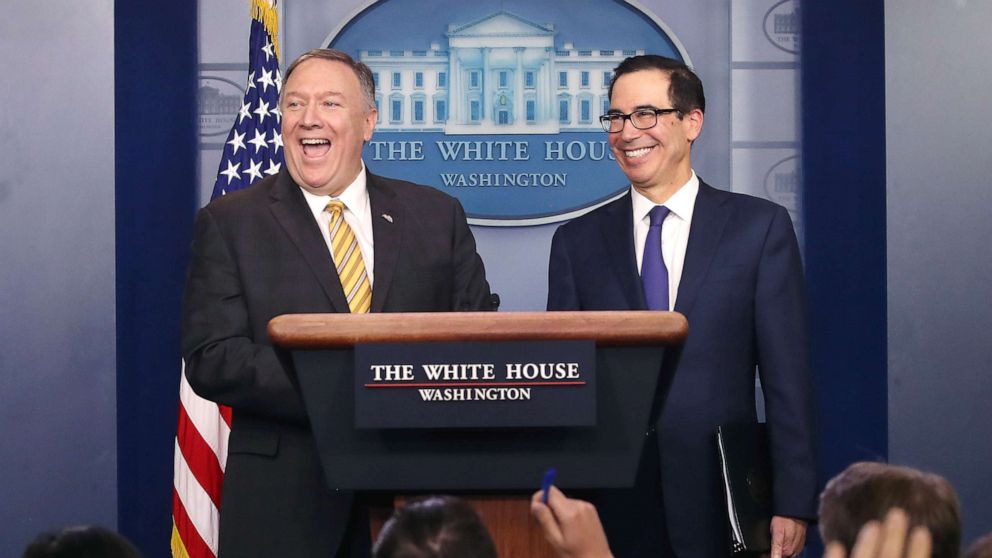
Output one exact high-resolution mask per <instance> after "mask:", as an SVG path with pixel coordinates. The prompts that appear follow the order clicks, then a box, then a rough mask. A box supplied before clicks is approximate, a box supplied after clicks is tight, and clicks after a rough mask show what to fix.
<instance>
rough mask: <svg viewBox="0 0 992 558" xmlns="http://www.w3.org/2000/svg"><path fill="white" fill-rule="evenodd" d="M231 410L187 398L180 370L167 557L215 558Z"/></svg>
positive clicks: (192, 396)
mask: <svg viewBox="0 0 992 558" xmlns="http://www.w3.org/2000/svg"><path fill="white" fill-rule="evenodd" d="M230 434H231V409H230V407H224V406H221V405H217V404H216V403H214V402H213V401H207V400H206V399H203V398H202V397H200V396H198V395H196V394H195V393H193V388H191V387H190V385H189V382H187V381H186V369H185V366H184V367H183V371H182V379H181V380H180V383H179V425H178V427H177V428H176V449H175V456H174V469H173V475H174V477H173V488H172V555H173V556H174V557H176V558H201V557H211V556H217V536H218V526H219V524H220V495H221V488H222V486H223V484H224V467H225V464H226V463H227V439H228V437H229V436H230Z"/></svg>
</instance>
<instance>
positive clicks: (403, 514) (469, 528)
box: [372, 496, 496, 558]
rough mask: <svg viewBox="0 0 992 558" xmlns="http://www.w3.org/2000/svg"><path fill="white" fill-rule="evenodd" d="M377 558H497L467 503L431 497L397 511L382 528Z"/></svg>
mask: <svg viewBox="0 0 992 558" xmlns="http://www.w3.org/2000/svg"><path fill="white" fill-rule="evenodd" d="M372 555H373V556H374V557H375V558H463V557H466V556H472V557H473V558H496V547H495V545H494V544H493V540H492V538H491V537H490V536H489V531H488V530H487V529H486V526H485V525H484V524H483V523H482V520H481V519H479V514H477V513H476V512H475V510H474V509H472V506H470V505H468V503H466V502H465V501H464V500H459V499H458V498H453V497H451V496H432V497H429V498H426V499H424V500H420V501H418V502H413V503H411V504H408V505H407V506H405V507H403V508H401V509H398V510H396V511H395V512H394V513H393V516H392V517H391V518H390V519H389V521H387V522H386V524H385V525H384V526H383V527H382V533H380V534H379V540H378V541H376V543H375V548H373V550H372Z"/></svg>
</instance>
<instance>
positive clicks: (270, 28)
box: [172, 0, 283, 558]
mask: <svg viewBox="0 0 992 558" xmlns="http://www.w3.org/2000/svg"><path fill="white" fill-rule="evenodd" d="M275 2H276V0H271V4H270V2H269V1H268V0H251V16H252V19H251V36H250V38H249V49H248V80H247V84H246V86H245V94H244V99H243V100H242V102H241V109H240V110H239V111H238V115H237V116H236V117H235V120H234V125H233V126H232V127H231V132H230V134H229V135H228V136H227V142H226V143H225V144H224V154H223V156H222V157H221V161H220V168H219V169H218V172H217V180H216V182H215V183H214V189H213V194H212V195H211V199H213V198H216V197H218V196H223V195H224V194H226V193H228V192H232V191H234V190H240V189H242V188H247V187H248V186H250V185H251V184H253V183H254V182H255V181H257V180H260V179H261V178H263V177H264V176H266V175H271V174H276V173H278V172H279V169H280V168H281V167H282V161H283V149H282V133H281V130H280V123H281V121H282V114H281V113H280V112H279V91H280V89H281V88H282V75H281V74H280V73H279V19H278V14H277V12H276V9H275ZM180 376H181V378H180V382H179V424H178V426H177V428H176V442H175V453H174V464H173V465H174V469H173V490H172V555H173V557H175V558H214V557H216V556H217V544H218V540H219V539H218V525H219V523H220V497H221V489H222V487H223V484H224V468H225V466H226V464H227V439H228V436H229V435H230V433H231V409H230V408H228V407H224V406H222V405H217V404H216V403H214V402H212V401H207V400H206V399H202V398H201V397H199V396H197V395H196V394H195V393H193V389H192V388H191V387H190V385H189V383H188V382H187V380H186V371H185V366H184V368H183V371H182V374H181V375H180Z"/></svg>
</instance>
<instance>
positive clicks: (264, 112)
mask: <svg viewBox="0 0 992 558" xmlns="http://www.w3.org/2000/svg"><path fill="white" fill-rule="evenodd" d="M252 112H254V113H255V114H257V115H258V123H259V124H263V123H265V117H266V116H269V115H270V113H269V103H266V102H265V101H259V102H258V108H257V109H255V110H253V111H252Z"/></svg>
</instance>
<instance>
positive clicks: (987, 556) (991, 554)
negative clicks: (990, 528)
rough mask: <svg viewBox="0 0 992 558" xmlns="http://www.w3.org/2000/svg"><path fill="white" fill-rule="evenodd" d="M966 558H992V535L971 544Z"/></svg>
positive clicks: (965, 554)
mask: <svg viewBox="0 0 992 558" xmlns="http://www.w3.org/2000/svg"><path fill="white" fill-rule="evenodd" d="M964 558H992V533H989V534H988V535H985V536H984V537H982V538H980V539H978V540H977V541H975V542H973V543H971V546H969V547H968V551H967V552H965V553H964Z"/></svg>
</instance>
